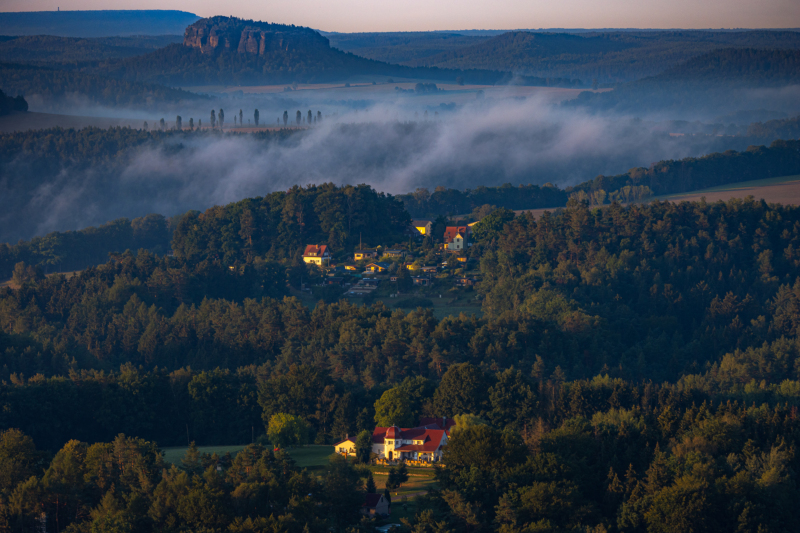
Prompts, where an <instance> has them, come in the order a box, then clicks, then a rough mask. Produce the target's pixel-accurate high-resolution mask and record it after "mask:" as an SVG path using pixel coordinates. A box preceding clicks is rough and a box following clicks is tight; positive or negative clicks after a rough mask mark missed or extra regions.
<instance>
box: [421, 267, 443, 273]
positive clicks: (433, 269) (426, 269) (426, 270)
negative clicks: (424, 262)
mask: <svg viewBox="0 0 800 533" xmlns="http://www.w3.org/2000/svg"><path fill="white" fill-rule="evenodd" d="M420 270H422V272H423V273H424V274H436V273H437V272H439V267H437V266H424V267H422V268H420Z"/></svg>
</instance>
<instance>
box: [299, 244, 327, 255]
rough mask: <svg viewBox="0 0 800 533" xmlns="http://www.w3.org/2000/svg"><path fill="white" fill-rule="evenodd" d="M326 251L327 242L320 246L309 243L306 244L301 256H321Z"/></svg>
mask: <svg viewBox="0 0 800 533" xmlns="http://www.w3.org/2000/svg"><path fill="white" fill-rule="evenodd" d="M327 251H328V245H327V244H323V245H322V246H319V245H317V244H309V245H307V246H306V251H305V252H303V257H322V256H323V255H325V252H327Z"/></svg>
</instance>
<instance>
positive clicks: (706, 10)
mask: <svg viewBox="0 0 800 533" xmlns="http://www.w3.org/2000/svg"><path fill="white" fill-rule="evenodd" d="M57 7H60V8H61V9H64V10H72V9H79V10H83V9H178V10H182V11H189V12H192V13H196V14H198V15H200V16H203V17H206V16H212V15H234V16H238V17H244V18H252V19H256V20H264V21H269V22H280V23H288V24H297V25H302V26H311V27H313V28H316V29H321V30H325V31H341V32H354V31H414V30H457V29H516V28H634V27H635V28H797V27H800V0H699V1H698V0H491V1H489V0H227V1H226V2H220V1H219V0H191V1H190V0H128V1H126V2H120V1H119V0H117V1H114V2H111V1H109V0H0V11H51V10H52V11H55V10H56V8H57ZM1 30H2V29H1V28H0V34H2V31H1Z"/></svg>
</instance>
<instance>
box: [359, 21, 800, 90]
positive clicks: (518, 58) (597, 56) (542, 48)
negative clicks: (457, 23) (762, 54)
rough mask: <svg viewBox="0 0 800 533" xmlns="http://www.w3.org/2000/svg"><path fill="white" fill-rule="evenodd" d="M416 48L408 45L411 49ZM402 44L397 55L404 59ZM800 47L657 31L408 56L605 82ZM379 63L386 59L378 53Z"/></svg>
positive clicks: (515, 41)
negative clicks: (700, 60) (715, 58)
mask: <svg viewBox="0 0 800 533" xmlns="http://www.w3.org/2000/svg"><path fill="white" fill-rule="evenodd" d="M410 46H411V45H410V44H409V45H406V48H408V47H410ZM402 47H403V45H402V43H398V45H397V46H396V47H395V49H394V50H393V54H394V57H397V58H401V57H402V56H403V51H402ZM727 47H737V48H770V49H792V48H800V33H798V32H794V31H744V32H709V31H656V32H620V31H617V32H602V33H599V32H596V33H582V34H568V33H540V32H523V31H517V32H509V33H506V34H503V35H499V36H497V37H493V38H491V39H486V40H482V41H479V42H477V43H474V44H471V45H469V46H466V47H464V48H460V49H455V50H448V51H445V52H442V53H439V54H438V55H437V54H431V55H429V56H427V57H421V54H416V55H411V54H406V57H405V62H404V64H408V65H411V66H429V67H434V66H435V67H439V68H460V69H470V68H490V69H495V70H507V71H514V72H520V73H524V74H527V75H531V76H540V77H560V78H580V79H584V80H591V79H597V80H598V81H599V83H614V82H620V81H631V80H634V79H637V78H643V77H646V76H653V75H656V74H658V73H660V72H663V71H664V70H666V69H668V68H671V67H674V66H676V65H678V64H680V63H681V62H683V61H687V60H689V59H691V58H693V57H696V56H699V55H702V54H704V53H708V52H710V51H713V50H715V49H718V48H727ZM371 57H374V58H375V59H384V57H382V56H381V55H380V54H378V53H374V55H373V56H371Z"/></svg>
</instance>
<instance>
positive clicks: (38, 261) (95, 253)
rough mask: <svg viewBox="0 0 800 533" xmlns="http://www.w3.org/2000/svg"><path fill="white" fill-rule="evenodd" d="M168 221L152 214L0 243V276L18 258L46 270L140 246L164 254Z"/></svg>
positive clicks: (74, 265) (8, 272)
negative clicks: (9, 243) (10, 242)
mask: <svg viewBox="0 0 800 533" xmlns="http://www.w3.org/2000/svg"><path fill="white" fill-rule="evenodd" d="M172 223H173V222H172V221H169V220H167V219H165V218H164V217H163V216H161V215H155V214H152V215H147V216H144V217H140V218H135V219H133V220H128V219H126V218H122V219H118V220H113V221H111V222H108V223H106V224H103V225H101V226H97V227H93V226H90V227H88V228H84V229H82V230H79V231H65V232H52V233H48V234H47V235H45V236H43V237H34V238H33V239H31V240H30V241H20V242H18V243H17V244H14V245H8V244H6V243H0V278H4V279H8V278H10V277H11V275H12V274H13V272H14V267H15V266H16V264H17V263H20V262H23V263H25V264H26V265H29V266H33V267H38V268H39V269H41V270H42V273H43V274H50V273H52V272H71V271H74V270H82V269H84V268H86V267H89V266H92V265H99V264H102V263H105V262H106V261H107V260H108V254H109V253H112V252H124V251H125V250H140V249H144V250H150V251H152V252H154V253H157V254H159V255H164V254H166V253H167V252H168V251H169V249H170V243H171V241H172V229H173V228H172Z"/></svg>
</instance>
